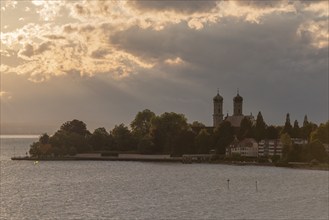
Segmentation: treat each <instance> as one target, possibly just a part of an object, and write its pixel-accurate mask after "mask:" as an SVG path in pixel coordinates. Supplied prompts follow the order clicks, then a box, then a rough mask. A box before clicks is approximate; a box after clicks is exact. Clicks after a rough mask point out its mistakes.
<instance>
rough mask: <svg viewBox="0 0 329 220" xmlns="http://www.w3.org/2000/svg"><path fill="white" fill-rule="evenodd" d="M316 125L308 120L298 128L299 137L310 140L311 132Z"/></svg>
mask: <svg viewBox="0 0 329 220" xmlns="http://www.w3.org/2000/svg"><path fill="white" fill-rule="evenodd" d="M317 127H318V126H317V125H316V124H314V123H312V122H308V123H306V124H304V125H303V127H302V128H301V129H300V130H301V137H302V138H304V139H306V140H308V141H310V140H311V133H312V132H313V131H315V130H316V129H317Z"/></svg>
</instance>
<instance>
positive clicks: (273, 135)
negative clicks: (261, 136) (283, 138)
mask: <svg viewBox="0 0 329 220" xmlns="http://www.w3.org/2000/svg"><path fill="white" fill-rule="evenodd" d="M266 138H267V139H278V138H279V131H278V129H277V128H276V127H275V126H273V125H271V126H268V127H267V128H266Z"/></svg>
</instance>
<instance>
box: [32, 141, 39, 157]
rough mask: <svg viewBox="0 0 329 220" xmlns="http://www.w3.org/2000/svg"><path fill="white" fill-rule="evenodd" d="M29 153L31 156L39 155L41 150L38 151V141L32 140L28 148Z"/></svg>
mask: <svg viewBox="0 0 329 220" xmlns="http://www.w3.org/2000/svg"><path fill="white" fill-rule="evenodd" d="M29 153H30V155H31V156H33V157H38V156H40V155H41V151H40V142H33V143H32V144H31V145H30V150H29Z"/></svg>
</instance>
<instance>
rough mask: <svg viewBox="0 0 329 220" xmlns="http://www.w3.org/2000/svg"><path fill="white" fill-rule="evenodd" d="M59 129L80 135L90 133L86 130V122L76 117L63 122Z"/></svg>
mask: <svg viewBox="0 0 329 220" xmlns="http://www.w3.org/2000/svg"><path fill="white" fill-rule="evenodd" d="M60 130H62V131H67V132H71V133H76V134H79V135H82V136H85V135H88V134H90V132H89V131H88V130H87V126H86V124H85V123H84V122H82V121H79V120H76V119H74V120H72V121H67V122H65V123H64V124H63V125H62V126H61V128H60Z"/></svg>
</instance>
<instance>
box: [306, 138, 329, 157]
mask: <svg viewBox="0 0 329 220" xmlns="http://www.w3.org/2000/svg"><path fill="white" fill-rule="evenodd" d="M302 157H303V160H304V161H305V162H310V161H311V160H313V159H316V160H318V161H320V162H328V154H327V152H326V150H325V148H324V146H323V144H322V143H321V142H320V141H319V140H316V141H313V142H311V143H309V144H305V145H304V147H303V155H302Z"/></svg>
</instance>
